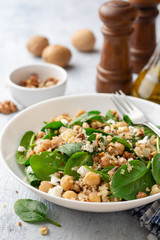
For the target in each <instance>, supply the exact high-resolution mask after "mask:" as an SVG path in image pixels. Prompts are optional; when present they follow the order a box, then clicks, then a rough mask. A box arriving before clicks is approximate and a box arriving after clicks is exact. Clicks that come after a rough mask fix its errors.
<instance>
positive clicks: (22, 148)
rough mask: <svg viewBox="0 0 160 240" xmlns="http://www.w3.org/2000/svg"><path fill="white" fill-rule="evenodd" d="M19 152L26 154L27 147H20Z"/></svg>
mask: <svg viewBox="0 0 160 240" xmlns="http://www.w3.org/2000/svg"><path fill="white" fill-rule="evenodd" d="M18 152H26V149H25V147H23V146H19V147H18Z"/></svg>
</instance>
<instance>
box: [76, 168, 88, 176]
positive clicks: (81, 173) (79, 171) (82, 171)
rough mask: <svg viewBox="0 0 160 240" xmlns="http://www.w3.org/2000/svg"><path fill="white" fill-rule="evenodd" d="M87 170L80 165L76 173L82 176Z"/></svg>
mask: <svg viewBox="0 0 160 240" xmlns="http://www.w3.org/2000/svg"><path fill="white" fill-rule="evenodd" d="M87 172H90V170H88V169H87V168H86V167H85V166H81V167H80V168H79V169H78V170H77V173H79V174H80V175H81V177H84V176H85V175H86V173H87Z"/></svg>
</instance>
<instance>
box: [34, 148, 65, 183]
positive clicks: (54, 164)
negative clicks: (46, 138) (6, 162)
mask: <svg viewBox="0 0 160 240" xmlns="http://www.w3.org/2000/svg"><path fill="white" fill-rule="evenodd" d="M67 160H68V156H66V155H64V154H61V153H58V152H57V150H55V151H54V152H53V153H52V152H42V153H41V154H40V155H33V156H32V157H31V159H30V165H31V167H32V169H33V171H34V173H35V174H36V176H37V177H38V178H40V179H41V180H50V175H51V174H53V173H55V172H57V171H63V170H64V166H65V164H66V162H67Z"/></svg>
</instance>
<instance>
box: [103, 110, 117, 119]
mask: <svg viewBox="0 0 160 240" xmlns="http://www.w3.org/2000/svg"><path fill="white" fill-rule="evenodd" d="M105 118H106V120H107V121H108V120H110V119H113V120H114V121H117V119H116V117H115V116H114V115H113V114H112V111H111V110H110V109H109V110H108V112H107V113H106V116H105Z"/></svg>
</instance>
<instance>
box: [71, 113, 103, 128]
mask: <svg viewBox="0 0 160 240" xmlns="http://www.w3.org/2000/svg"><path fill="white" fill-rule="evenodd" d="M99 114H100V112H99V111H90V112H88V113H84V114H82V115H81V116H79V117H77V118H75V119H73V120H72V121H71V122H70V123H69V124H68V127H71V126H73V125H80V126H82V124H83V122H85V121H86V122H88V123H90V122H91V121H92V120H97V121H100V122H105V121H104V118H103V116H101V115H99Z"/></svg>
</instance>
